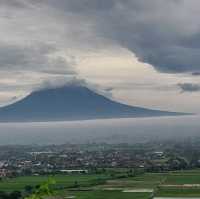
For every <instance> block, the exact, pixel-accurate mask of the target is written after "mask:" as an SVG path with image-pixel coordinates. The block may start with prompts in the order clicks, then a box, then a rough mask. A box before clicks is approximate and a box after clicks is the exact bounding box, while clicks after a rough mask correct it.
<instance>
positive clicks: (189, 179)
mask: <svg viewBox="0 0 200 199" xmlns="http://www.w3.org/2000/svg"><path fill="white" fill-rule="evenodd" d="M165 184H169V185H183V184H200V172H199V173H176V174H175V173H173V174H172V173H171V174H169V175H168V176H167V178H166V180H165Z"/></svg>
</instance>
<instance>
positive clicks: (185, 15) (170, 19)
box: [43, 0, 200, 73]
mask: <svg viewBox="0 0 200 199" xmlns="http://www.w3.org/2000/svg"><path fill="white" fill-rule="evenodd" d="M47 2H48V3H49V5H50V6H54V7H56V8H57V9H60V11H61V12H72V13H73V14H75V15H80V16H84V17H86V19H87V20H91V21H92V22H93V23H94V25H95V28H96V34H97V36H99V37H105V38H107V39H110V40H112V41H113V42H116V43H117V44H118V45H120V46H122V47H124V48H128V49H129V50H131V51H132V52H134V53H135V54H136V55H137V56H138V58H139V59H140V60H141V61H143V62H146V63H149V64H151V65H153V66H154V67H155V68H156V69H157V70H159V71H162V72H172V73H178V72H198V71H200V66H199V64H200V28H199V27H200V26H199V25H200V24H199V20H198V19H199V17H200V14H199V13H200V9H199V7H200V3H199V2H198V1H195V0H191V1H185V0H169V1H165V0H149V1H146V0H102V1H99V0H65V1H64V0H60V1H53V0H49V1H43V3H47Z"/></svg>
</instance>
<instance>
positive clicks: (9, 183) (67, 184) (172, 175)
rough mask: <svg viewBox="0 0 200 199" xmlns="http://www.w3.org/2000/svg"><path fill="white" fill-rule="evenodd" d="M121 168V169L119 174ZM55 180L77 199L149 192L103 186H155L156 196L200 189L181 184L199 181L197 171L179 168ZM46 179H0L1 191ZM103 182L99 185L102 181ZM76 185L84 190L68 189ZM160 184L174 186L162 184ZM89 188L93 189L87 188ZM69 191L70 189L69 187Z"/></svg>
mask: <svg viewBox="0 0 200 199" xmlns="http://www.w3.org/2000/svg"><path fill="white" fill-rule="evenodd" d="M121 172H123V170H120V171H119V173H120V174H121ZM53 178H54V179H55V181H56V182H57V185H56V186H57V188H62V189H61V190H58V191H59V193H60V194H61V193H64V196H70V195H74V196H76V198H77V199H107V198H108V199H112V198H114V199H121V198H122V199H129V198H132V199H134V198H137V199H146V198H149V196H150V193H123V192H122V191H119V190H109V191H108V190H107V191H106V190H105V188H122V189H127V188H129V189H157V188H158V187H159V189H158V191H157V192H156V196H160V197H199V196H200V188H194V187H182V186H180V185H184V184H200V170H191V171H179V172H169V173H145V174H141V175H138V176H135V177H127V178H118V179H111V178H110V172H107V173H104V174H71V175H55V176H53ZM47 179H48V176H26V177H17V178H13V179H5V180H3V181H1V182H0V191H7V192H10V191H15V190H23V189H24V187H25V186H27V185H31V186H36V185H38V184H41V183H43V182H44V181H46V180H47ZM101 183H102V184H101ZM77 184H78V185H79V187H82V189H83V188H84V187H85V190H87V191H78V189H76V190H77V191H71V192H70V193H67V194H65V193H66V191H67V190H68V191H69V188H71V187H73V186H74V185H77ZM97 185H98V186H97ZM160 185H177V187H167V186H166V187H164V186H160ZM88 188H93V189H91V191H88ZM71 190H72V189H71Z"/></svg>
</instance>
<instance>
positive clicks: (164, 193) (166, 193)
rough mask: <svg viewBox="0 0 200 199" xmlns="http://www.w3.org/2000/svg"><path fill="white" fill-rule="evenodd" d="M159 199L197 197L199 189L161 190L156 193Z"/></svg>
mask: <svg viewBox="0 0 200 199" xmlns="http://www.w3.org/2000/svg"><path fill="white" fill-rule="evenodd" d="M156 196H159V197H199V196H200V189H195V188H189V189H188V188H187V189H186V188H161V189H159V190H158V192H157V193H156Z"/></svg>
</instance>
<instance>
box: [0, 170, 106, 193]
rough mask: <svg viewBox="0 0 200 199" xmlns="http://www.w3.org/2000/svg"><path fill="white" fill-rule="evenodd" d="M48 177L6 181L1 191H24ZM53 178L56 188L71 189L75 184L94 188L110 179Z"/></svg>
mask: <svg viewBox="0 0 200 199" xmlns="http://www.w3.org/2000/svg"><path fill="white" fill-rule="evenodd" d="M48 178H49V177H48V176H27V177H17V178H13V179H5V180H3V181H1V182H0V191H16V190H22V189H24V187H25V186H27V185H31V186H36V185H39V184H41V183H43V182H45V181H46V180H47V179H48ZM52 178H53V179H54V180H55V181H56V186H58V187H59V186H60V187H70V186H73V185H74V184H75V183H76V184H78V185H79V186H92V185H95V183H96V182H98V181H99V180H106V179H108V178H109V176H107V175H96V174H91V175H86V174H84V175H55V176H52Z"/></svg>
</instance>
